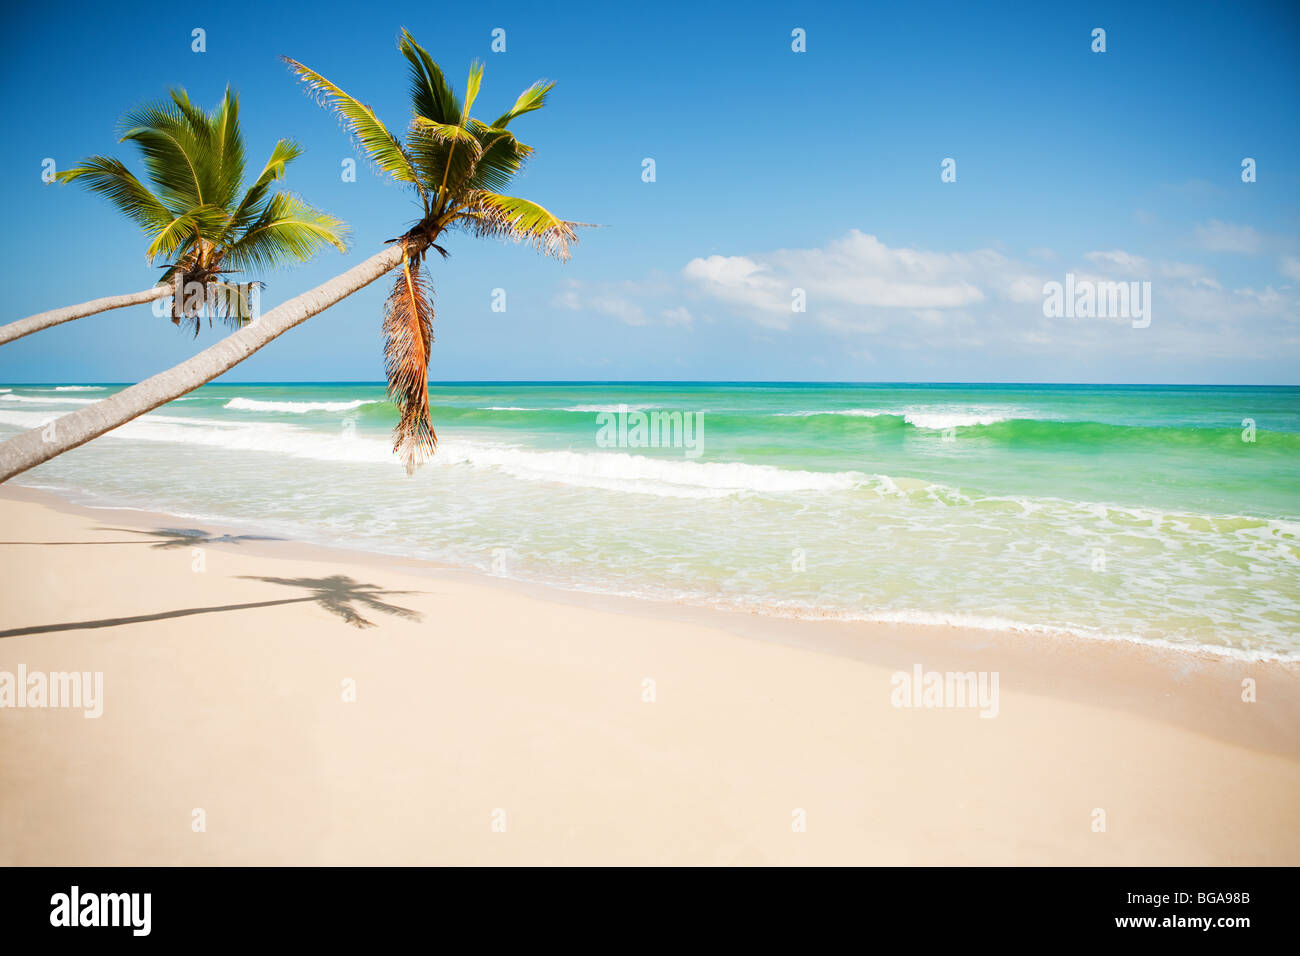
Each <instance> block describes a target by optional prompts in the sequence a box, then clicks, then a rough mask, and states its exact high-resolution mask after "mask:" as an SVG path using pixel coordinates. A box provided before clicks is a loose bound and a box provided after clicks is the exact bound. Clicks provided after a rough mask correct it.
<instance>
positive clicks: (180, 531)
mask: <svg viewBox="0 0 1300 956" xmlns="http://www.w3.org/2000/svg"><path fill="white" fill-rule="evenodd" d="M95 530H96V531H124V532H127V533H129V534H144V535H148V536H149V537H151V538H155V539H157V540H155V541H149V542H146V543H147V544H148V545H149V546H150V547H151V548H192V547H195V546H197V545H200V544H243V543H244V542H245V541H283V540H284V539H283V538H275V537H272V536H271V535H265V534H213V533H212V532H210V531H204V530H202V529H201V528H155V529H154V530H152V531H139V530H137V529H135V528H96V529H95Z"/></svg>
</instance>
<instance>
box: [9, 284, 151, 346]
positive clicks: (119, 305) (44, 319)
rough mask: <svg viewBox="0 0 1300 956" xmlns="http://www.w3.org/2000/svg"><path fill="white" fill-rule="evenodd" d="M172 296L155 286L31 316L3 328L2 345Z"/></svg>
mask: <svg viewBox="0 0 1300 956" xmlns="http://www.w3.org/2000/svg"><path fill="white" fill-rule="evenodd" d="M171 294H172V290H171V288H170V287H169V286H154V287H153V288H151V289H145V290H143V291H142V292H129V293H127V294H126V295H110V296H105V297H104V298H102V299H91V300H90V301H89V302H83V303H81V304H80V305H65V306H64V307H63V308H61V309H51V310H50V311H49V312H38V313H37V314H36V315H29V316H28V317H27V318H25V319H19V320H18V321H17V322H10V323H9V324H8V325H0V345H4V344H5V343H6V342H12V341H13V340H14V339H21V338H22V337H23V336H24V335H31V334H32V333H33V332H39V331H40V330H41V329H48V328H49V327H50V326H52V325H62V324H63V323H64V322H71V321H72V320H73V319H83V318H85V317H86V316H88V315H95V314H96V313H99V312H107V311H108V310H109V309H123V308H126V306H128V305H140V304H141V303H144V302H152V301H153V300H154V299H161V298H164V297H166V296H169V295H171Z"/></svg>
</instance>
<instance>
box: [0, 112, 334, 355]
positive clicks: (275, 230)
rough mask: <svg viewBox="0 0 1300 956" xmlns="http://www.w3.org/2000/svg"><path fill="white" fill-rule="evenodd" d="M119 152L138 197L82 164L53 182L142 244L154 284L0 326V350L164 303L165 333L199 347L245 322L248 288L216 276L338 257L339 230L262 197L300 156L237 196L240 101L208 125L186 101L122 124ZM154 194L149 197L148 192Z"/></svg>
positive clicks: (274, 160) (105, 159) (110, 168)
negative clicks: (144, 240) (130, 152)
mask: <svg viewBox="0 0 1300 956" xmlns="http://www.w3.org/2000/svg"><path fill="white" fill-rule="evenodd" d="M119 141H120V142H131V143H134V144H135V145H136V146H137V147H138V148H139V150H140V152H141V154H142V155H143V158H144V165H145V172H146V178H147V179H148V181H149V186H146V185H145V184H144V183H142V182H141V181H140V180H139V179H137V178H136V177H135V175H133V174H132V173H131V171H130V170H129V169H127V167H126V165H125V164H124V163H122V161H121V160H118V159H114V158H112V157H109V156H91V157H89V158H88V159H85V160H83V161H82V162H81V164H80V165H78V166H76V167H74V168H72V169H68V170H64V171H63V172H61V173H59V174H58V175H57V177H56V178H57V179H58V181H59V182H63V183H71V182H79V183H81V184H82V185H84V186H86V187H87V188H88V189H90V190H91V191H92V192H95V193H98V194H100V195H102V196H104V197H105V198H107V199H108V200H109V201H110V202H111V203H112V204H113V205H114V206H116V207H117V209H118V211H120V212H121V213H122V214H123V215H125V216H126V217H127V218H128V219H130V220H132V221H133V222H135V223H136V224H137V225H138V226H140V228H141V229H142V230H144V232H145V235H146V236H147V237H148V239H149V244H148V247H147V248H146V250H145V255H146V256H147V257H148V260H149V262H150V263H154V262H155V261H157V260H159V259H160V258H161V259H164V260H170V261H166V262H165V263H164V264H163V266H162V268H163V273H162V276H161V277H160V278H159V280H158V282H157V284H155V285H154V286H152V287H151V288H148V289H145V290H142V291H140V292H135V293H128V294H127V295H121V296H112V297H109V298H104V299H95V300H93V301H90V302H84V303H82V304H81V305H74V306H67V307H65V308H62V309H55V310H53V311H51V312H42V313H40V314H39V315H33V316H29V317H28V318H25V319H20V320H19V321H17V322H11V323H9V324H8V325H4V326H0V344H3V343H5V342H9V341H12V340H13V339H16V338H20V337H22V336H24V335H28V334H30V333H32V332H36V331H38V330H40V329H43V328H48V327H50V326H52V325H58V324H60V323H63V322H69V321H71V320H73V319H78V318H82V317H84V316H87V315H94V314H95V313H97V312H104V311H107V310H109V309H116V308H121V307H123V306H128V305H135V304H138V303H143V302H150V301H153V300H156V299H162V298H165V297H167V296H169V295H170V296H171V297H172V321H173V322H174V323H176V324H177V325H180V324H182V323H186V324H188V325H190V326H191V327H192V328H193V329H194V333H195V334H196V335H197V334H198V330H199V326H200V321H201V317H202V315H203V314H204V313H205V312H206V313H207V316H208V321H209V323H211V321H212V319H213V318H214V317H215V318H220V319H222V320H223V321H225V322H226V323H227V324H230V325H233V326H236V327H237V326H239V325H242V324H244V323H245V322H247V321H248V320H249V318H250V317H251V314H252V305H251V301H250V298H251V292H252V288H253V285H254V283H253V282H240V283H231V282H228V281H227V280H226V278H225V277H226V275H227V274H228V273H231V272H237V271H241V270H264V269H267V268H271V267H274V266H278V265H282V264H285V263H287V262H291V261H294V260H298V261H306V260H307V259H310V258H311V257H312V256H313V255H315V254H316V253H317V252H318V251H319V250H320V249H321V248H322V247H324V246H325V245H332V246H334V247H336V248H337V249H338V250H339V251H340V252H346V251H347V247H346V246H345V245H344V238H345V234H346V230H345V227H344V225H343V223H342V222H341V221H340V220H338V219H335V218H334V217H333V216H330V215H328V214H327V213H323V212H321V211H319V210H317V209H313V208H312V207H311V206H309V205H307V204H306V203H304V202H303V201H302V200H301V199H299V198H298V197H296V196H294V195H293V194H292V193H289V192H285V191H283V190H278V191H272V187H273V185H274V183H275V182H277V181H278V180H282V179H283V178H284V175H285V168H286V167H287V166H288V164H289V163H290V162H292V161H293V160H294V159H296V158H297V157H298V156H300V155H301V154H302V148H301V147H299V146H298V145H297V144H296V143H294V142H293V141H291V140H287V139H282V140H280V141H279V142H277V143H276V144H275V148H274V149H272V150H271V157H270V159H269V160H268V161H267V163H266V165H265V166H264V167H263V168H262V171H261V173H260V174H259V175H258V176H257V178H256V179H255V180H253V182H252V184H251V185H249V186H248V187H247V188H244V137H243V134H242V132H241V130H240V127H239V97H238V95H237V94H235V93H233V92H232V91H231V90H230V88H229V87H227V88H226V94H225V97H224V98H223V99H222V101H221V103H220V104H219V105H218V106H217V108H216V109H215V110H213V111H212V112H211V113H207V112H204V111H203V110H201V109H199V108H197V107H195V106H194V105H193V104H192V103H191V102H190V98H189V96H188V95H187V94H186V93H185V91H184V90H179V89H177V90H172V91H171V92H170V99H169V100H163V101H161V102H157V103H150V104H147V105H145V106H141V107H139V108H138V109H135V110H132V111H131V112H129V113H127V114H126V115H125V116H124V117H123V118H122V121H121V139H120V140H119ZM150 187H152V188H150Z"/></svg>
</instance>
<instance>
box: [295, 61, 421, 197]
mask: <svg viewBox="0 0 1300 956" xmlns="http://www.w3.org/2000/svg"><path fill="white" fill-rule="evenodd" d="M280 59H282V60H284V62H285V63H287V64H288V65H289V70H290V71H291V72H292V73H294V74H296V75H297V77H298V79H299V80H300V81H302V83H303V84H304V85H305V86H306V87H307V89H308V90H309V91H310V92H311V94H312V95H313V96H314V97H315V99H316V101H317V102H318V103H320V104H321V105H323V106H328V107H329V108H330V109H332V110H333V111H334V112H335V113H336V114H337V115H338V117H339V119H340V120H341V121H342V122H343V125H344V126H345V127H346V128H347V129H348V131H349V132H350V133H351V134H352V135H353V137H354V138H355V139H356V140H357V142H358V144H359V145H360V147H361V149H362V150H363V151H364V152H365V153H366V155H368V156H369V157H370V158H371V159H372V160H373V161H374V162H375V164H376V165H377V166H378V167H379V168H380V169H382V170H384V172H386V173H388V174H389V175H390V176H392V177H393V178H394V179H396V180H398V181H399V182H403V183H410V184H411V185H412V186H414V187H415V189H416V191H417V192H419V194H420V198H421V199H422V200H423V199H424V186H423V184H421V182H420V177H419V175H417V173H416V170H415V166H414V164H413V163H412V162H411V157H410V156H409V155H408V154H407V152H406V150H405V149H404V148H403V147H402V143H401V141H400V140H398V138H397V137H396V136H394V135H393V134H392V133H390V132H389V131H388V127H386V126H385V125H384V124H383V123H382V122H380V120H379V117H378V116H376V115H375V111H374V110H372V109H371V108H370V107H369V106H366V105H365V104H364V103H362V102H361V101H360V100H357V99H355V98H354V97H352V96H350V95H348V94H347V93H345V92H344V91H343V90H342V89H340V88H339V87H337V86H335V85H334V84H333V83H331V82H330V81H329V80H327V79H325V77H323V76H321V75H320V74H319V73H317V72H316V71H315V70H312V69H310V68H308V67H306V66H303V65H302V64H301V63H299V62H298V61H297V60H293V59H290V58H289V57H287V56H285V57H281V58H280Z"/></svg>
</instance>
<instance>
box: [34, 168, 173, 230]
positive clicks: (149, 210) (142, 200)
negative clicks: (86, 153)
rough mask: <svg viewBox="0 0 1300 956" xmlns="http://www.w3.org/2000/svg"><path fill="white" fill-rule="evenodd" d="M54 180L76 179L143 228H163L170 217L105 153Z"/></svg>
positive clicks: (129, 174) (60, 174)
mask: <svg viewBox="0 0 1300 956" xmlns="http://www.w3.org/2000/svg"><path fill="white" fill-rule="evenodd" d="M55 179H57V180H58V181H59V182H61V183H71V182H78V181H80V182H81V184H82V185H83V186H85V187H86V188H87V189H89V190H90V191H91V192H94V193H99V194H100V195H101V196H104V197H106V198H107V199H108V201H109V202H111V203H112V204H113V205H114V206H116V207H117V209H118V211H119V212H121V213H122V214H123V215H124V216H126V217H127V218H128V219H130V220H131V221H132V222H134V223H136V224H137V225H139V226H141V227H142V228H143V229H145V230H146V231H153V230H156V229H161V228H164V227H166V226H167V224H168V223H170V222H171V221H172V219H173V218H174V217H173V215H172V212H171V210H170V209H168V208H167V207H166V206H164V205H163V204H162V202H161V201H160V200H159V199H158V197H157V196H155V195H154V194H153V193H151V192H150V191H149V189H148V187H146V186H145V185H144V184H143V183H142V182H140V180H138V179H136V178H135V176H133V175H132V174H131V171H130V170H128V169H127V168H126V166H125V165H123V164H122V162H121V161H120V160H116V159H113V158H111V157H109V156H90V157H87V158H86V159H83V160H82V161H81V164H80V165H79V166H74V167H73V168H72V169H65V170H64V171H63V172H61V173H59V174H57V175H56V176H55Z"/></svg>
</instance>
